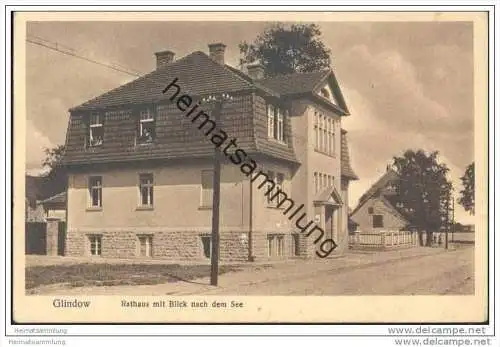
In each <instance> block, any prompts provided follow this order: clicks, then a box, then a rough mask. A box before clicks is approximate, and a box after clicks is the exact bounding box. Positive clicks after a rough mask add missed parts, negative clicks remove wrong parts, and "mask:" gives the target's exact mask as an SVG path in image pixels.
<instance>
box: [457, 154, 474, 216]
mask: <svg viewBox="0 0 500 347" xmlns="http://www.w3.org/2000/svg"><path fill="white" fill-rule="evenodd" d="M460 179H461V180H462V186H463V188H464V189H462V190H461V191H460V197H459V198H458V203H459V204H460V205H462V206H463V208H464V209H465V210H466V211H467V212H469V213H470V214H472V215H473V214H474V212H475V209H474V202H475V201H474V192H475V190H474V162H472V163H471V164H469V165H468V166H467V168H466V169H465V173H464V175H463V176H462V177H460Z"/></svg>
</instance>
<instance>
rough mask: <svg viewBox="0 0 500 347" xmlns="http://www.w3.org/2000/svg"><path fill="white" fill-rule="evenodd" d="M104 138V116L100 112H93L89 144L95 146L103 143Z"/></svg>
mask: <svg viewBox="0 0 500 347" xmlns="http://www.w3.org/2000/svg"><path fill="white" fill-rule="evenodd" d="M103 138H104V127H103V125H102V116H101V115H100V114H99V113H91V114H90V125H89V146H90V147H95V146H100V145H102V141H103Z"/></svg>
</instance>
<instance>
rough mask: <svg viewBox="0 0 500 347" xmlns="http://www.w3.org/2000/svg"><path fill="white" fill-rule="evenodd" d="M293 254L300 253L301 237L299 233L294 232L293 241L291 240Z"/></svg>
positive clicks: (297, 254)
mask: <svg viewBox="0 0 500 347" xmlns="http://www.w3.org/2000/svg"><path fill="white" fill-rule="evenodd" d="M290 254H292V255H293V256H295V257H297V256H299V255H300V238H299V234H292V242H291V252H290Z"/></svg>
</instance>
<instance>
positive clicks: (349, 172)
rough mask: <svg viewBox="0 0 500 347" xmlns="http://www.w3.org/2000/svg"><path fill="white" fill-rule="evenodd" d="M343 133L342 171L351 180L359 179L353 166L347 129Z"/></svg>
mask: <svg viewBox="0 0 500 347" xmlns="http://www.w3.org/2000/svg"><path fill="white" fill-rule="evenodd" d="M341 135H342V139H341V149H340V165H341V166H340V172H341V174H342V176H343V177H345V178H348V179H350V180H358V179H359V177H358V176H357V175H356V173H355V172H354V170H353V169H352V167H351V160H350V158H349V146H348V144H347V131H345V130H344V129H342V131H341Z"/></svg>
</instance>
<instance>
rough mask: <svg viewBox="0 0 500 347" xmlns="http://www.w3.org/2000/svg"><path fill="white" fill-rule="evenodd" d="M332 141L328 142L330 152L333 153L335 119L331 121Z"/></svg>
mask: <svg viewBox="0 0 500 347" xmlns="http://www.w3.org/2000/svg"><path fill="white" fill-rule="evenodd" d="M331 132H332V142H331V143H330V153H331V154H332V155H335V121H332V129H331Z"/></svg>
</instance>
